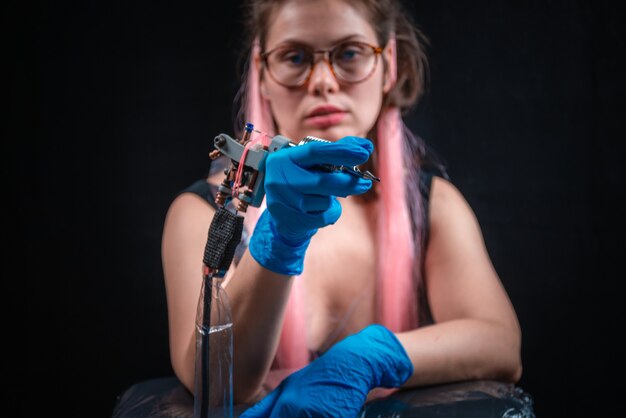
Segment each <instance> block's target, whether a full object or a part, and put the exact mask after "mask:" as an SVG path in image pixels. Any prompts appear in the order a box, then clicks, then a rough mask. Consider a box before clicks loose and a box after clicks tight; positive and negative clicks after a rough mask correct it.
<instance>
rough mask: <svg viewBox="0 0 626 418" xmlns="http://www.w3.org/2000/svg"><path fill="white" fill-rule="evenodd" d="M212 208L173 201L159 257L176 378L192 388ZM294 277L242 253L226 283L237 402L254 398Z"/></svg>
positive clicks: (184, 199) (187, 197)
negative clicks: (203, 268)
mask: <svg viewBox="0 0 626 418" xmlns="http://www.w3.org/2000/svg"><path fill="white" fill-rule="evenodd" d="M214 214H215V210H214V209H213V208H212V207H211V206H209V205H208V204H207V203H206V202H205V201H203V200H202V199H201V198H199V197H198V196H196V195H194V194H191V193H184V194H181V195H180V196H178V197H177V198H176V199H175V200H174V201H173V202H172V204H171V206H170V208H169V210H168V213H167V216H166V219H165V224H164V229H163V237H162V261H163V273H164V277H165V288H166V295H167V305H168V320H169V341H170V358H171V362H172V367H173V369H174V372H175V373H176V376H177V377H178V378H179V379H180V380H181V382H182V383H183V384H184V385H185V386H186V387H187V388H188V389H189V390H190V391H192V392H193V387H194V365H195V347H196V346H195V319H196V318H195V317H196V309H197V305H198V298H199V297H200V289H201V285H202V260H203V255H204V247H205V245H206V241H207V233H208V230H209V225H210V223H211V220H212V219H213V216H214ZM291 282H292V279H291V278H289V277H288V276H282V275H278V274H276V273H273V272H271V271H269V270H267V269H265V268H263V267H261V266H260V265H259V264H258V263H256V262H255V261H254V260H253V259H252V257H250V255H249V254H248V252H247V251H246V253H245V254H244V256H243V257H242V259H241V261H240V263H239V265H238V266H237V269H235V268H234V266H231V270H230V271H229V273H228V277H227V279H226V281H225V283H224V286H225V288H226V291H227V293H228V295H229V298H230V300H231V306H232V314H233V323H234V324H236V325H235V326H234V327H233V346H234V353H233V354H234V359H235V361H234V362H233V383H234V394H235V402H246V401H248V400H249V399H251V398H253V397H254V395H255V394H256V392H257V391H258V389H259V387H260V386H261V383H262V380H263V378H264V377H265V375H266V373H267V371H268V370H269V368H270V365H271V361H272V359H273V357H274V353H275V351H276V347H277V344H278V338H279V336H280V328H281V326H282V319H283V316H284V309H285V306H286V302H287V297H288V295H289V290H290V287H291Z"/></svg>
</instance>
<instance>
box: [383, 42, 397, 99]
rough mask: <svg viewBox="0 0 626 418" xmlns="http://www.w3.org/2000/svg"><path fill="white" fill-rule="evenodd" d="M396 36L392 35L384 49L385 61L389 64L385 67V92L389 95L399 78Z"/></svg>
mask: <svg viewBox="0 0 626 418" xmlns="http://www.w3.org/2000/svg"><path fill="white" fill-rule="evenodd" d="M396 52H397V51H396V35H395V34H391V36H390V37H389V41H388V42H387V45H386V46H385V49H383V53H382V55H383V59H384V60H385V62H387V65H386V66H385V77H384V83H383V92H384V93H385V94H387V93H389V92H390V91H391V89H392V88H393V87H394V86H395V85H396V80H397V78H398V74H397V53H396Z"/></svg>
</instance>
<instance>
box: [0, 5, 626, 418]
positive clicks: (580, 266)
mask: <svg viewBox="0 0 626 418" xmlns="http://www.w3.org/2000/svg"><path fill="white" fill-rule="evenodd" d="M610 4H612V2H607V1H605V2H583V1H565V0H558V1H545V0H541V1H540V0H532V1H526V2H502V1H491V0H490V1H478V2H476V1H460V2H452V1H431V2H427V1H421V2H410V4H409V5H408V8H409V11H410V12H411V13H412V14H413V15H414V16H415V20H416V22H417V23H418V24H419V25H420V26H421V28H422V29H423V31H424V32H425V33H426V35H427V36H428V37H429V39H430V41H431V44H430V46H429V48H428V53H429V57H430V63H431V76H430V81H429V84H428V88H427V92H426V95H425V97H424V99H423V101H422V102H421V104H420V105H419V106H418V108H416V109H415V111H413V112H412V113H411V114H410V115H409V116H408V117H407V119H406V120H407V123H408V124H409V126H410V127H411V128H413V129H414V131H416V132H417V133H419V134H420V135H422V136H423V137H424V138H425V139H426V140H427V141H428V142H429V143H430V145H431V146H432V147H433V148H434V149H435V150H436V151H437V152H438V153H439V154H440V155H441V156H442V157H444V159H445V161H446V162H447V164H448V166H449V171H450V174H451V178H452V180H453V182H454V183H455V184H456V185H457V186H458V187H459V189H460V190H461V192H462V193H463V194H464V195H465V197H466V198H467V199H468V201H469V202H470V204H471V205H472V206H473V208H474V210H475V212H476V215H477V217H478V220H479V222H480V223H481V226H482V228H483V232H484V236H485V241H486V245H487V248H488V250H489V252H490V254H491V256H492V259H493V262H494V264H495V266H496V269H497V270H498V272H499V274H500V276H501V278H502V281H503V283H504V285H505V287H506V289H507V291H508V292H509V295H510V297H511V299H512V301H513V304H514V306H515V308H516V310H517V313H518V315H519V319H520V322H521V326H522V330H523V351H522V354H523V361H524V366H525V369H524V375H523V378H522V381H521V382H520V386H522V387H523V388H524V389H526V390H527V391H528V392H529V393H530V394H531V395H532V396H533V398H534V400H535V410H536V412H537V414H538V417H540V418H547V417H565V416H567V417H579V416H601V415H597V414H596V413H597V412H598V411H599V410H603V411H608V410H610V409H611V408H613V407H614V406H616V404H617V401H616V400H615V399H620V396H619V395H620V392H619V390H618V386H619V385H616V384H612V383H609V382H608V380H606V379H607V378H608V376H611V375H614V376H616V377H617V378H618V379H619V378H620V376H621V373H620V372H619V370H620V369H619V368H618V366H617V365H618V364H620V363H622V360H621V355H622V352H623V350H621V349H620V348H619V344H618V343H617V342H616V338H617V337H618V336H619V335H620V332H619V331H618V330H619V329H621V328H622V327H623V325H621V318H622V314H623V307H622V306H623V304H622V302H621V298H620V294H619V292H618V290H617V289H618V287H617V286H618V283H619V282H620V281H621V278H620V277H621V276H623V274H622V273H621V269H618V267H617V266H618V261H620V260H621V259H622V257H621V248H623V245H622V244H621V239H620V235H621V234H620V233H621V230H622V229H621V226H622V223H621V222H618V221H617V216H618V215H621V213H622V212H620V210H619V209H618V208H619V207H620V206H619V198H623V197H624V184H623V177H622V171H623V158H622V157H623V155H624V146H623V141H622V140H623V134H622V133H621V129H620V128H621V127H622V125H621V123H620V122H621V120H622V112H621V111H622V110H623V108H624V88H623V86H624V83H623V81H622V78H623V72H624V71H623V67H622V66H620V65H618V61H619V60H618V57H619V56H620V55H623V51H624V50H625V49H624V40H623V37H622V35H623V32H624V30H623V29H622V20H623V19H622V18H623V15H621V16H620V15H618V14H617V12H616V11H615V10H613V8H612V6H610ZM4 10H5V12H4V14H3V17H2V19H3V23H4V24H3V26H4V27H5V28H10V29H11V31H10V35H9V36H7V37H5V42H6V45H7V47H6V48H5V56H6V54H7V53H8V56H9V58H10V59H9V60H7V62H5V68H7V69H8V70H9V71H10V72H9V74H10V77H11V78H10V79H9V83H8V88H9V103H8V106H7V113H6V115H8V117H7V119H8V123H7V124H5V126H4V127H3V132H4V134H3V136H4V137H5V138H4V139H3V149H4V151H5V152H4V154H5V155H7V154H8V158H7V157H5V159H6V160H5V161H8V164H6V165H5V168H4V173H5V174H7V175H8V176H11V177H8V176H7V175H5V178H7V177H8V178H9V179H12V180H11V181H10V182H9V192H10V195H9V196H10V198H9V199H7V201H8V203H7V205H8V207H9V209H11V210H13V211H14V212H12V216H10V217H9V216H7V218H6V219H5V229H6V230H7V231H13V232H14V233H15V235H13V234H9V235H8V237H9V240H8V242H9V244H10V245H9V247H10V250H9V251H8V252H7V253H5V263H4V264H5V266H10V265H14V264H15V265H16V266H15V267H16V268H17V272H18V273H14V272H13V273H11V274H10V275H9V273H8V270H7V269H5V274H4V277H5V280H4V282H5V283H4V288H5V294H7V295H16V296H15V297H8V298H7V299H9V301H8V305H7V306H9V307H14V308H15V312H16V313H15V314H14V315H16V316H17V317H19V318H20V323H21V320H22V319H23V318H25V319H26V321H27V323H28V326H27V327H26V328H25V331H26V332H27V334H28V336H27V338H25V339H24V338H22V339H20V340H19V342H18V343H16V344H15V348H17V349H18V351H19V352H20V353H22V354H26V355H27V359H25V361H24V362H22V363H20V364H18V366H19V370H20V372H19V376H22V377H23V376H24V374H23V369H24V366H25V369H26V375H25V382H26V384H25V385H24V386H20V390H19V393H20V394H22V395H23V397H24V399H23V400H20V401H17V400H14V401H13V402H16V404H17V405H18V407H19V410H21V411H22V412H23V413H24V415H21V416H42V415H44V414H47V413H49V412H50V411H59V412H60V415H61V416H66V417H94V418H96V417H108V416H110V414H111V411H112V408H113V405H114V402H115V397H116V395H118V394H119V393H121V392H122V391H123V390H124V389H126V388H127V387H129V386H130V385H132V384H133V383H135V382H138V381H141V380H145V379H149V378H154V377H162V376H169V375H171V374H172V371H171V367H170V364H169V357H168V356H169V354H168V341H167V317H166V304H165V293H164V285H163V277H162V273H161V260H160V239H161V231H162V225H163V220H164V216H165V213H166V210H167V207H168V204H169V203H170V201H171V199H172V197H173V196H174V194H175V193H176V192H177V191H179V190H180V189H182V188H183V187H185V186H186V185H188V184H189V183H191V182H192V181H194V180H196V179H197V178H199V177H200V176H202V175H203V174H204V172H205V170H206V169H207V167H208V163H209V159H208V156H207V153H208V151H209V149H210V141H211V140H212V138H213V137H214V136H215V135H216V134H218V133H221V132H226V133H231V134H232V132H233V118H232V115H233V109H232V99H233V96H234V94H235V92H236V88H237V79H236V77H235V73H236V59H237V56H238V55H237V53H238V50H239V47H240V45H241V44H240V41H241V38H240V30H241V20H240V10H239V2H230V1H229V2H209V1H205V2H164V1H157V2H140V3H138V2H104V1H100V2H39V3H28V4H21V5H20V6H19V7H17V6H16V5H10V4H9V5H5V6H4ZM5 97H6V96H5ZM8 169H10V171H11V172H10V173H8ZM16 250H17V251H16ZM18 261H19V263H18ZM10 277H12V278H11V279H10ZM16 277H17V278H16ZM198 280H200V277H198ZM15 282H20V283H23V286H24V287H25V289H24V290H23V291H21V292H14V291H13V292H12V293H9V292H11V289H12V286H11V284H10V283H15ZM24 310H26V311H27V315H26V316H25V317H24V316H23V313H24ZM7 318H9V319H10V318H11V316H8V317H7ZM25 344H26V347H25V346H24V345H25ZM618 356H619V357H618ZM20 399H21V398H20ZM594 411H595V412H594Z"/></svg>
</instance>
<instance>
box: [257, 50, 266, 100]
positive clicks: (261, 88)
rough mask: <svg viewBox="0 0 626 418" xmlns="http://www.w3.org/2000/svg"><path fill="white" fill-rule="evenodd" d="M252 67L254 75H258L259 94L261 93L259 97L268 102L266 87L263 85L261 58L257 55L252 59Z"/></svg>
mask: <svg viewBox="0 0 626 418" xmlns="http://www.w3.org/2000/svg"><path fill="white" fill-rule="evenodd" d="M254 66H255V67H256V68H255V72H256V74H259V93H261V97H262V98H264V99H265V100H269V97H268V96H269V95H268V93H267V85H266V84H265V77H264V76H263V69H262V66H263V63H262V62H261V57H259V56H258V55H257V56H256V57H255V58H254Z"/></svg>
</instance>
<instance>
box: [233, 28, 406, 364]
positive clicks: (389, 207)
mask: <svg viewBox="0 0 626 418" xmlns="http://www.w3.org/2000/svg"><path fill="white" fill-rule="evenodd" d="M390 43H392V45H391V48H392V60H391V62H390V74H391V76H392V80H391V82H392V84H393V83H395V78H396V58H395V37H392V38H391V40H390ZM259 53H260V47H259V44H258V42H255V43H254V45H253V48H252V51H251V55H250V57H249V70H248V80H247V92H246V95H247V96H246V98H247V99H246V117H247V119H246V120H247V121H248V122H251V123H252V124H254V126H255V128H257V129H259V130H260V131H262V132H266V133H268V134H270V135H273V134H274V132H273V131H274V129H273V120H272V116H271V111H270V107H269V103H268V101H267V100H266V99H264V98H263V97H262V95H261V92H260V86H259V80H260V78H259V77H260V74H259V62H258V56H259ZM403 129H404V123H403V121H402V118H401V115H400V111H399V109H398V108H396V107H391V108H388V109H386V110H384V111H383V112H382V114H381V115H380V118H379V120H378V124H377V145H376V148H377V152H378V156H379V162H378V167H377V168H376V169H377V170H378V171H379V172H380V177H381V179H382V182H381V183H380V185H379V190H380V215H379V224H378V229H377V242H378V245H377V289H378V291H377V292H376V295H377V303H376V318H377V319H376V320H377V321H378V322H380V323H382V324H383V325H385V326H387V327H388V328H389V329H390V330H392V331H394V332H398V331H405V330H408V329H411V328H415V327H416V326H417V296H416V291H415V280H414V278H413V269H414V258H415V250H414V249H415V243H414V239H413V234H412V232H411V231H412V228H411V217H410V213H409V209H408V206H407V196H406V176H405V171H406V170H407V164H406V162H405V157H406V156H405V155H404V150H403V138H404V131H403ZM398 162H401V163H400V164H398ZM264 203H265V202H264ZM263 208H264V204H263V205H261V207H260V208H258V209H257V208H253V207H249V208H248V213H247V215H246V219H245V221H246V225H247V227H248V230H249V231H252V230H253V228H254V225H255V224H256V221H257V219H258V216H259V215H260V212H261V211H262V210H263ZM300 282H301V280H298V278H297V277H296V278H295V281H294V287H293V291H292V293H291V295H290V297H289V301H288V303H287V308H286V313H285V320H284V323H283V328H282V332H281V336H280V342H279V346H278V351H277V353H276V359H275V362H274V365H273V368H281V369H296V368H301V367H304V366H305V365H306V364H308V362H309V354H308V349H307V344H306V326H305V320H304V309H303V302H304V301H303V295H302V287H301V284H300Z"/></svg>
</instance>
